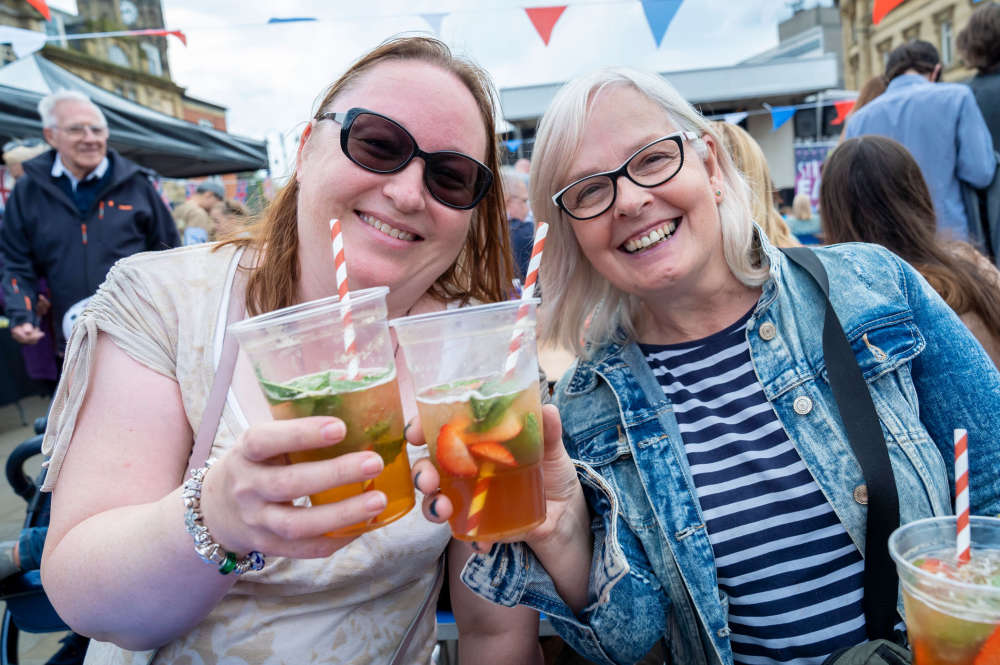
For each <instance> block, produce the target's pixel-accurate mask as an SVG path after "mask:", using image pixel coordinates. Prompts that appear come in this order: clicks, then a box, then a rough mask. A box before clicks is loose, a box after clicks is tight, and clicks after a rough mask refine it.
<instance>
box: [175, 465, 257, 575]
mask: <svg viewBox="0 0 1000 665" xmlns="http://www.w3.org/2000/svg"><path fill="white" fill-rule="evenodd" d="M213 464H215V458H214V457H213V458H210V459H209V460H208V461H207V462H205V466H203V467H200V468H198V469H192V470H191V477H190V478H188V479H187V480H186V481H185V482H184V492H183V497H184V508H185V509H186V510H185V512H184V526H185V528H186V529H187V532H188V533H190V534H191V537H192V538H194V551H195V552H197V553H198V556H199V557H201V560H202V561H204V562H205V563H209V564H212V565H213V566H214V565H218V566H219V573H221V574H222V575H228V574H229V573H233V574H234V575H242V574H243V573H246V572H249V571H251V570H260V569H261V568H263V567H264V555H263V554H261V553H260V552H250V554H248V555H246V556H245V557H244V558H242V559H240V558H239V557H237V556H236V555H235V554H233V553H232V552H229V551H226V550H225V549H223V548H222V545H219V543H217V542H215V541H214V540H213V539H212V534H210V533H209V532H208V527H207V526H205V520H204V517H203V516H202V514H201V484H202V482H204V480H205V473H206V472H207V471H208V469H209V468H210V467H211V466H212V465H213Z"/></svg>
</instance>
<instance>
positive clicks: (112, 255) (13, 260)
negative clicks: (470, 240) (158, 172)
mask: <svg viewBox="0 0 1000 665" xmlns="http://www.w3.org/2000/svg"><path fill="white" fill-rule="evenodd" d="M55 155H56V153H55V151H51V150H50V151H49V152H47V153H44V154H42V155H39V156H38V157H36V158H34V159H32V160H29V161H27V162H25V163H24V165H23V166H24V176H23V177H21V178H20V179H19V180H18V181H17V184H16V185H15V186H14V190H13V192H12V193H11V196H10V199H9V200H8V201H7V208H6V210H5V212H4V219H3V225H2V226H0V257H2V259H3V275H2V285H3V295H4V298H5V300H6V314H7V316H8V318H10V322H11V326H16V325H19V324H22V323H25V322H28V321H30V322H32V323H35V324H36V325H37V320H36V317H35V315H34V311H33V305H34V303H35V297H36V294H37V285H38V280H39V279H40V278H42V277H45V278H46V279H47V280H48V284H49V288H50V290H51V291H52V308H53V314H54V319H53V320H54V321H55V324H56V325H55V327H56V330H57V332H56V335H57V337H58V339H57V348H59V349H62V347H63V346H64V345H65V340H64V339H62V330H61V328H62V326H61V322H62V318H63V315H64V314H65V313H66V310H68V309H69V308H70V307H71V306H72V305H73V304H74V303H76V302H79V301H80V300H83V299H84V298H87V297H89V296H91V295H93V293H94V292H95V291H96V290H97V287H98V286H100V284H101V282H103V281H104V277H105V275H107V273H108V270H110V269H111V266H112V265H114V263H115V261H117V260H118V259H121V258H124V257H126V256H130V255H132V254H135V253H137V252H144V251H148V250H159V249H169V248H171V247H177V246H178V245H180V238H179V237H178V234H177V227H176V226H175V224H174V220H173V217H172V216H171V215H170V211H169V210H167V207H166V206H165V205H164V204H163V201H162V200H161V199H160V197H159V195H158V194H157V192H156V189H155V188H154V187H153V185H152V183H151V182H150V181H149V176H150V175H152V172H151V171H148V170H146V169H143V168H142V167H140V166H138V165H137V164H135V163H134V162H132V161H130V160H128V159H126V158H124V157H122V156H121V155H119V154H118V153H117V152H116V151H115V150H113V149H110V148H109V149H108V159H109V160H110V162H111V164H110V167H109V169H108V170H109V172H110V174H111V177H110V178H108V179H107V181H106V183H105V184H104V186H103V187H102V188H101V191H100V192H99V193H98V195H97V198H96V200H95V201H94V203H93V204H92V205H91V206H90V207H89V209H88V210H86V211H85V212H84V213H81V212H80V210H79V209H78V208H77V206H76V205H75V204H74V202H73V200H72V199H71V198H70V197H69V196H67V194H66V192H65V191H63V189H62V188H60V187H59V185H58V184H57V183H56V181H55V180H54V179H53V178H52V175H51V171H52V163H53V161H54V160H55Z"/></svg>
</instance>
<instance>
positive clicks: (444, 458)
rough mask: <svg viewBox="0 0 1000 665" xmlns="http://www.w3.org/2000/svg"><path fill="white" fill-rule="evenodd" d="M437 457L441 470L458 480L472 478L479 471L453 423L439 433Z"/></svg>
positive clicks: (442, 428)
mask: <svg viewBox="0 0 1000 665" xmlns="http://www.w3.org/2000/svg"><path fill="white" fill-rule="evenodd" d="M435 455H436V456H437V461H438V464H440V465H441V469H442V470H444V471H445V472H446V473H448V474H449V475H452V476H455V477H457V478H472V477H474V476H475V475H476V473H477V472H478V471H479V469H478V467H477V466H476V461H475V460H474V459H472V455H471V454H469V448H468V447H467V446H466V445H465V441H463V440H462V436H461V435H460V434H459V431H458V429H457V428H456V427H455V426H454V425H453V424H452V423H447V424H446V425H444V426H443V427H441V430H440V431H439V432H438V438H437V452H436V453H435Z"/></svg>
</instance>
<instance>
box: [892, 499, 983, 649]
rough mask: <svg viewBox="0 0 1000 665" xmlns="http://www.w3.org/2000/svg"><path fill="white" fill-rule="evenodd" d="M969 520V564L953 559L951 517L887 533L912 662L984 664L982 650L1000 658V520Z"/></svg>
mask: <svg viewBox="0 0 1000 665" xmlns="http://www.w3.org/2000/svg"><path fill="white" fill-rule="evenodd" d="M969 521H970V524H971V527H972V558H971V561H970V562H968V563H962V564H960V563H959V562H958V561H957V559H956V555H955V551H956V547H955V533H956V528H955V522H956V518H955V517H954V516H951V517H931V518H927V519H922V520H917V521H915V522H910V523H909V524H906V525H903V526H901V527H899V528H898V529H896V530H895V531H893V532H892V535H891V536H890V537H889V554H890V555H891V556H892V558H893V560H894V561H895V562H896V570H897V572H898V573H899V581H900V585H901V588H902V591H903V606H904V609H905V611H906V632H907V635H908V636H909V639H910V648H911V649H912V651H913V662H914V665H972V664H973V663H975V662H987V661H977V658H979V657H980V655H982V652H984V651H986V650H991V651H993V650H995V652H994V658H1000V519H997V518H994V517H979V516H973V517H971V518H970V520H969ZM987 641H989V643H987ZM988 662H996V661H988Z"/></svg>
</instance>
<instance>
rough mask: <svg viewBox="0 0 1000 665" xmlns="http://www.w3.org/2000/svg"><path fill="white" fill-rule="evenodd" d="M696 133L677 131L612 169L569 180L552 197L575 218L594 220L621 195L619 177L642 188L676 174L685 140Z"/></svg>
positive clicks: (681, 160) (646, 146)
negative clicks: (619, 192)
mask: <svg viewBox="0 0 1000 665" xmlns="http://www.w3.org/2000/svg"><path fill="white" fill-rule="evenodd" d="M696 138H698V134H696V133H694V132H674V133H673V134H668V135H667V136H664V137H663V138H659V139H656V140H655V141H653V142H652V143H649V144H647V145H645V146H643V147H641V148H639V149H638V150H636V151H635V152H634V153H633V154H632V156H631V157H629V158H628V159H626V160H625V163H624V164H622V165H621V166H619V167H618V168H617V169H614V170H613V171H605V172H603V173H595V174H594V175H589V176H587V177H585V178H580V179H579V180H577V181H575V182H572V183H570V184H569V185H567V186H566V187H563V188H562V189H561V190H559V192H558V193H557V194H556V195H555V196H553V197H552V202H553V203H555V204H556V205H557V206H558V207H559V209H560V210H563V211H565V212H566V214H568V215H569V216H570V217H572V218H574V219H593V218H594V217H598V216H600V215H603V214H604V213H605V212H607V211H608V209H609V208H611V205H612V204H613V203H614V202H615V198H616V197H617V196H618V178H620V177H621V176H625V177H626V178H628V179H629V180H631V181H632V182H634V183H635V184H637V185H639V186H640V187H656V186H657V185H662V184H663V183H665V182H666V181H668V180H670V179H671V178H673V177H674V176H675V175H677V174H678V173H679V172H680V170H681V167H682V166H684V141H691V140H694V139H696Z"/></svg>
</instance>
